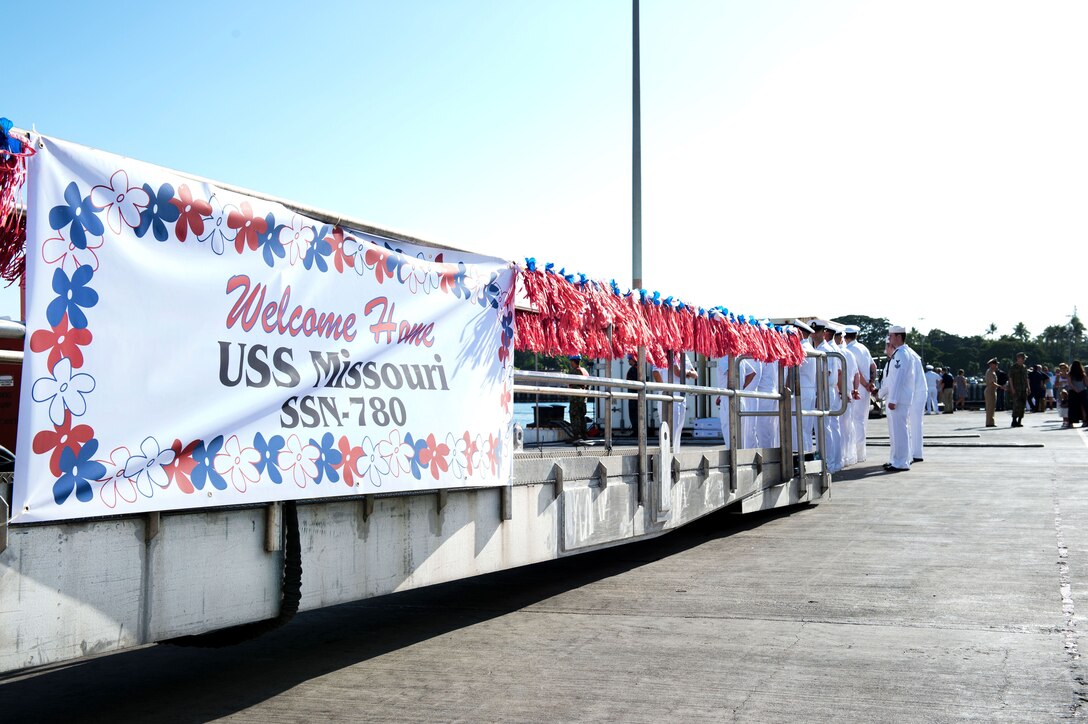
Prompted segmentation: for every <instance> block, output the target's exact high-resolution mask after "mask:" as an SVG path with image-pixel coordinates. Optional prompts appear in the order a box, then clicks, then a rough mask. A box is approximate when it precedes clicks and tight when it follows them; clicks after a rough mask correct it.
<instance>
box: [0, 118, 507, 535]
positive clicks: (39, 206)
mask: <svg viewBox="0 0 1088 724" xmlns="http://www.w3.org/2000/svg"><path fill="white" fill-rule="evenodd" d="M44 141H45V147H44V148H43V149H40V150H39V151H38V154H37V155H36V156H34V157H33V159H31V161H30V178H29V185H28V210H29V217H28V225H27V251H26V257H27V265H26V266H27V272H26V273H27V285H26V286H27V288H26V294H27V320H26V322H27V344H26V357H25V362H24V366H23V387H22V395H21V400H20V411H19V438H18V445H17V448H18V449H17V468H16V477H15V493H14V501H13V503H14V504H13V511H12V513H13V520H14V521H15V522H29V521H43V520H60V519H68V518H83V517H88V516H101V515H118V514H128V513H139V512H147V511H156V510H171V509H179V508H197V507H207V506H219V505H234V504H244V503H255V502H263V501H274V500H286V499H295V498H316V497H326V496H342V495H351V494H359V493H375V492H389V491H408V490H424V489H433V488H450V487H468V486H473V487H475V486H494V485H505V484H509V482H510V481H511V476H512V462H511V461H512V457H513V450H512V444H511V443H512V428H513V417H512V391H513V377H512V375H513V359H512V353H513V294H512V288H513V285H514V269H513V265H511V264H509V263H506V262H503V261H501V260H498V259H492V258H487V257H481V256H475V255H470V254H464V253H460V252H450V251H443V250H440V249H434V248H430V247H423V246H415V245H411V244H407V243H402V242H398V241H393V240H390V239H385V238H381V237H378V236H374V235H372V234H367V233H362V232H358V231H354V230H352V229H348V228H341V227H340V226H332V225H329V224H324V223H322V222H319V221H315V220H313V219H309V218H306V217H303V216H301V215H299V214H298V213H295V212H294V211H291V210H289V209H287V208H285V207H283V206H281V205H279V204H276V203H271V202H268V201H264V200H261V199H258V198H253V197H247V196H243V195H241V194H238V193H234V192H231V191H228V190H225V189H221V188H217V187H216V186H213V185H210V184H207V183H204V182H199V181H194V180H193V179H188V178H186V177H184V176H180V175H177V174H174V173H172V172H169V171H166V170H164V169H161V168H158V167H155V166H151V165H148V164H145V163H141V162H138V161H133V160H131V159H127V158H121V157H118V156H113V155H110V154H106V153H101V152H98V151H92V150H89V149H86V148H83V147H80V146H76V145H73V144H68V143H64V142H60V141H56V140H52V139H48V138H47V139H44Z"/></svg>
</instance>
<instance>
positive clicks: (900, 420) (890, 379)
mask: <svg viewBox="0 0 1088 724" xmlns="http://www.w3.org/2000/svg"><path fill="white" fill-rule="evenodd" d="M906 333H907V330H906V329H904V328H903V327H901V326H898V325H895V326H892V327H891V328H890V329H889V330H888V345H889V349H890V354H889V356H888V366H887V368H886V369H885V375H884V379H883V380H882V381H881V383H880V392H879V394H880V398H881V399H882V400H884V403H885V409H886V410H887V414H888V441H889V443H890V446H891V449H890V453H891V454H890V458H889V460H888V462H887V463H885V464H884V468H885V470H889V471H900V470H910V463H911V454H910V432H909V424H908V423H909V419H910V408H911V403H912V402H913V400H914V389H915V384H914V363H913V360H912V359H910V352H909V350H904V349H903V342H904V339H905V338H906ZM923 399H924V398H923ZM918 403H919V404H922V399H919V400H918Z"/></svg>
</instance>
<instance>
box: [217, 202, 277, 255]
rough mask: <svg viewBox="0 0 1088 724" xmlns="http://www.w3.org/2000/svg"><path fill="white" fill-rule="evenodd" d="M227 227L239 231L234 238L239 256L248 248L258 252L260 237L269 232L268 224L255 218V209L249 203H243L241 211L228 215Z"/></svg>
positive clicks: (259, 218)
mask: <svg viewBox="0 0 1088 724" xmlns="http://www.w3.org/2000/svg"><path fill="white" fill-rule="evenodd" d="M227 226H229V227H230V228H232V229H238V235H237V236H235V237H234V248H235V249H236V250H237V251H238V253H239V254H241V253H242V251H243V250H244V249H245V248H246V246H248V247H249V248H250V249H253V250H254V251H256V249H257V246H258V245H259V244H260V243H261V242H260V235H261V234H263V233H265V232H266V231H268V222H267V221H265V220H264V219H262V218H261V217H259V216H258V217H256V218H254V217H253V207H251V206H250V205H249V202H248V201H243V202H242V209H241V211H231V212H230V214H228V215H227Z"/></svg>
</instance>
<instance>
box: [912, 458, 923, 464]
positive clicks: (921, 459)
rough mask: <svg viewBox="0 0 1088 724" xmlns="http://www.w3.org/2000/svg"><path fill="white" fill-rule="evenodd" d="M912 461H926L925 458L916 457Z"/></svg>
mask: <svg viewBox="0 0 1088 724" xmlns="http://www.w3.org/2000/svg"><path fill="white" fill-rule="evenodd" d="M911 462H915V463H923V462H925V459H924V458H914V459H913V460H912V461H911Z"/></svg>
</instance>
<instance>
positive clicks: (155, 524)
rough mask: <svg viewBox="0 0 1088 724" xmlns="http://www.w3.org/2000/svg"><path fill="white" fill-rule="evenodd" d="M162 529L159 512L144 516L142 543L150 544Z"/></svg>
mask: <svg viewBox="0 0 1088 724" xmlns="http://www.w3.org/2000/svg"><path fill="white" fill-rule="evenodd" d="M161 529H162V514H161V513H159V511H157V510H156V511H155V512H154V513H147V514H145V515H144V542H145V543H150V542H151V541H153V540H154V539H155V536H157V535H158V534H159V530H161Z"/></svg>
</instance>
